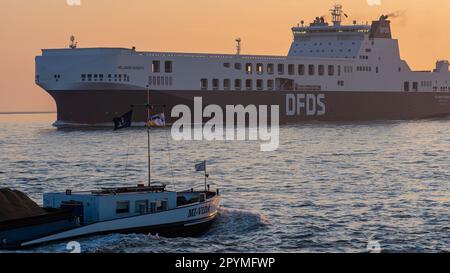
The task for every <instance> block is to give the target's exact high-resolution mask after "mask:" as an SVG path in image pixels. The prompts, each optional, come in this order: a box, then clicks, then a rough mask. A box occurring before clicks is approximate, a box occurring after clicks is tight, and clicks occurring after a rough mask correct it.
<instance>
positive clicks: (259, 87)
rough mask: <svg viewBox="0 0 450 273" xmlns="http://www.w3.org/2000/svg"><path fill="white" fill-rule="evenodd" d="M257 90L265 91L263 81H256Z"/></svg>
mask: <svg viewBox="0 0 450 273" xmlns="http://www.w3.org/2000/svg"><path fill="white" fill-rule="evenodd" d="M256 89H258V91H261V90H263V80H257V81H256Z"/></svg>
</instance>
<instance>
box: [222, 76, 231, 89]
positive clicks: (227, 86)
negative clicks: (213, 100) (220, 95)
mask: <svg viewBox="0 0 450 273" xmlns="http://www.w3.org/2000/svg"><path fill="white" fill-rule="evenodd" d="M230 87H231V83H230V79H225V80H223V89H225V90H230Z"/></svg>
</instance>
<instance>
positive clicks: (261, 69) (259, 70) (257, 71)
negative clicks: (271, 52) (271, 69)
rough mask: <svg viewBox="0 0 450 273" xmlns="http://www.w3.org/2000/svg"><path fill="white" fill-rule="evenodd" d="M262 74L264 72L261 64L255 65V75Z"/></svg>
mask: <svg viewBox="0 0 450 273" xmlns="http://www.w3.org/2000/svg"><path fill="white" fill-rule="evenodd" d="M263 72H264V66H263V64H261V63H259V64H256V73H258V75H262V74H263Z"/></svg>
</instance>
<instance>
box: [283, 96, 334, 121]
mask: <svg viewBox="0 0 450 273" xmlns="http://www.w3.org/2000/svg"><path fill="white" fill-rule="evenodd" d="M325 113H326V106H325V94H304V93H301V94H286V115H287V116H290V117H292V116H308V117H312V116H323V115H325Z"/></svg>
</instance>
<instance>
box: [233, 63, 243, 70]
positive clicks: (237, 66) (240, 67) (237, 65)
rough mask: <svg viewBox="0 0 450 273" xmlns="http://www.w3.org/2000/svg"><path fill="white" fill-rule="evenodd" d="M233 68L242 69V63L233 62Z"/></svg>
mask: <svg viewBox="0 0 450 273" xmlns="http://www.w3.org/2000/svg"><path fill="white" fill-rule="evenodd" d="M234 69H237V70H241V69H242V64H241V63H235V64H234Z"/></svg>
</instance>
